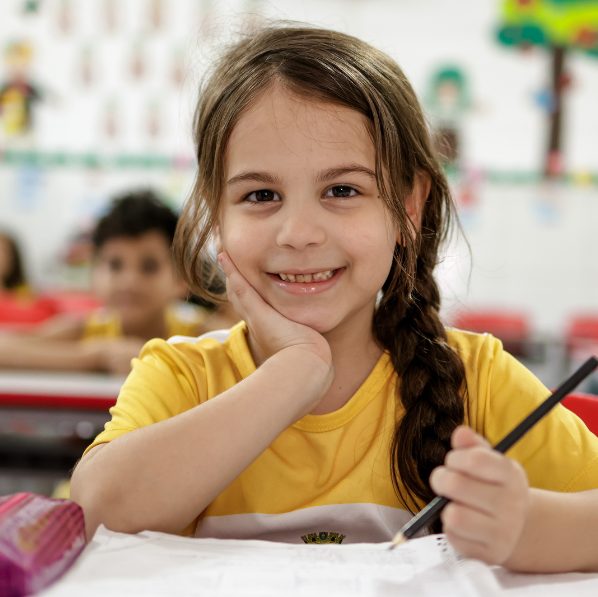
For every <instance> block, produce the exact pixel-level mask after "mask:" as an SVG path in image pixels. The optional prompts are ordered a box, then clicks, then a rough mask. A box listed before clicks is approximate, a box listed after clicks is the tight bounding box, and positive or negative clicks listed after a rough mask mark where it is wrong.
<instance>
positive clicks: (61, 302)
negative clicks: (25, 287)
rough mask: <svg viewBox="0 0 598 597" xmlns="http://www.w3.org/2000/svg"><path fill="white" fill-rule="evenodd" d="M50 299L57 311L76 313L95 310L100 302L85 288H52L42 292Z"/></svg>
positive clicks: (84, 313)
mask: <svg viewBox="0 0 598 597" xmlns="http://www.w3.org/2000/svg"><path fill="white" fill-rule="evenodd" d="M44 298H46V299H47V300H48V301H51V302H52V304H53V305H54V309H55V310H56V312H57V313H76V314H82V315H86V314H87V313H90V312H91V311H95V309H97V308H98V307H100V306H101V305H102V303H101V302H100V301H99V300H98V299H97V298H96V297H95V296H94V295H93V294H92V293H90V292H87V291H85V290H54V291H49V292H47V293H45V294H44Z"/></svg>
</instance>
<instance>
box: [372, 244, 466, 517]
mask: <svg viewBox="0 0 598 597" xmlns="http://www.w3.org/2000/svg"><path fill="white" fill-rule="evenodd" d="M430 254H431V252H430V251H426V250H423V249H422V251H421V252H420V253H419V255H418V258H417V264H416V273H415V276H414V283H413V290H412V291H411V296H410V297H409V298H406V297H407V296H408V295H409V293H407V292H403V293H401V292H397V291H396V290H395V291H394V292H384V291H385V290H387V289H386V288H385V289H383V292H384V297H383V299H382V301H381V303H380V306H379V308H378V310H377V313H376V317H375V321H374V329H375V332H376V334H377V337H378V339H379V341H380V342H381V344H382V345H383V346H384V347H385V348H386V349H387V350H388V351H389V352H390V356H391V359H392V362H393V365H394V368H395V370H396V371H397V374H398V375H399V380H400V383H399V384H398V387H397V392H398V393H399V395H400V401H401V403H402V405H403V408H404V413H403V416H402V417H401V420H400V422H399V423H398V425H397V429H396V431H395V435H394V437H393V441H392V445H391V474H392V481H393V485H394V487H395V490H396V492H397V495H399V497H400V498H401V499H402V501H403V503H404V504H405V506H406V507H407V508H408V509H409V510H411V511H414V510H415V509H417V502H416V498H419V499H420V500H422V501H424V502H427V501H429V500H430V499H432V498H433V497H434V493H433V492H432V490H431V489H430V485H429V483H428V478H429V476H430V473H431V472H432V470H433V469H434V468H435V467H436V466H438V465H439V464H442V462H443V461H444V457H445V455H446V452H447V451H448V450H449V448H450V436H451V433H452V431H453V430H454V429H455V427H457V425H459V424H460V423H462V422H463V419H464V414H465V406H464V404H465V401H464V400H463V395H462V391H463V386H464V378H465V373H464V368H463V364H462V361H461V359H460V358H459V356H458V354H457V353H456V352H455V351H454V350H453V349H452V348H451V347H450V346H449V345H448V343H447V336H446V332H445V329H444V326H443V325H442V323H441V321H440V318H439V316H438V309H439V306H440V293H439V291H438V286H437V284H436V282H435V280H434V277H433V275H432V271H433V267H434V263H431V262H430V261H431V259H430ZM434 255H435V252H434ZM397 257H398V260H397V263H396V264H395V269H397V267H399V268H400V260H401V250H400V249H398V250H397ZM389 281H390V282H389V284H392V279H391V277H389ZM399 479H400V480H401V482H399Z"/></svg>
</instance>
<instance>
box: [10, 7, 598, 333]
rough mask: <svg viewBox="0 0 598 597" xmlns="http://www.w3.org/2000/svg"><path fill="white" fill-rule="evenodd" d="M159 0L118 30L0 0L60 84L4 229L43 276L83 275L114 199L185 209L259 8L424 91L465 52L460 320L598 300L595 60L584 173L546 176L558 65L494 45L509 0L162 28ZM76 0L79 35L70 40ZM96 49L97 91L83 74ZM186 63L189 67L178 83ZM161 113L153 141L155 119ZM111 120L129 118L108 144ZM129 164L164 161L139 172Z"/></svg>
mask: <svg viewBox="0 0 598 597" xmlns="http://www.w3.org/2000/svg"><path fill="white" fill-rule="evenodd" d="M156 2H157V3H158V4H160V3H159V1H158V0H129V1H128V2H126V3H119V2H116V3H113V5H114V6H115V7H116V8H117V9H118V11H119V12H118V14H119V15H120V16H119V17H118V18H119V20H118V24H117V26H116V28H115V30H113V31H111V32H108V31H107V30H106V26H105V22H104V20H103V15H104V11H105V10H106V6H109V5H110V0H86V2H85V3H79V2H66V1H63V0H47V1H46V2H42V3H40V9H39V13H38V14H37V15H35V16H31V15H28V16H27V17H25V16H23V15H22V14H18V9H19V7H21V6H22V5H24V4H25V3H24V2H22V1H21V0H18V1H17V0H3V2H2V3H0V46H2V47H3V46H4V45H5V44H6V43H7V42H8V41H9V40H10V39H13V38H15V36H27V37H28V38H29V39H31V40H32V41H33V42H34V43H35V46H36V52H37V58H36V62H35V65H34V68H33V70H32V76H33V77H34V79H35V80H36V81H37V82H38V83H39V84H40V85H41V86H42V87H43V88H44V89H45V90H46V94H47V97H46V99H45V100H44V101H43V102H42V103H41V104H40V106H39V110H37V113H36V117H37V125H36V130H35V133H34V134H33V135H30V136H29V138H27V139H25V140H24V141H22V142H20V144H18V145H17V149H18V150H20V151H34V152H39V151H41V152H42V154H41V155H42V157H43V156H46V157H48V156H49V158H48V159H47V160H45V161H44V159H41V160H36V159H34V160H33V161H31V160H30V161H27V160H20V161H19V160H17V161H16V162H9V161H7V159H6V155H5V154H4V157H2V155H1V154H0V224H1V225H3V226H9V227H10V228H12V229H13V230H15V231H16V233H17V234H18V236H19V238H20V240H21V241H22V244H23V246H24V249H25V252H26V257H27V263H28V267H29V271H30V273H31V276H32V279H33V281H34V283H35V284H36V285H38V286H40V287H48V286H53V285H61V284H67V285H68V284H81V283H82V280H80V279H75V278H74V277H73V275H72V271H69V269H68V268H64V267H63V265H62V264H61V261H60V259H61V256H62V255H63V254H64V251H65V247H66V245H67V244H68V240H69V238H70V237H72V235H73V234H74V232H75V231H76V230H79V229H81V228H84V227H86V226H88V225H89V224H90V222H91V221H93V219H94V218H95V217H96V216H97V215H98V214H99V213H101V211H102V208H103V206H104V204H105V202H106V201H107V198H108V197H109V196H110V195H111V194H112V193H114V192H116V191H118V190H121V189H124V188H127V187H131V186H138V185H147V184H151V185H154V186H155V187H157V188H158V189H160V190H162V191H163V192H164V193H165V194H166V195H167V196H168V197H169V199H170V201H171V202H172V203H173V204H174V205H180V204H181V203H182V201H183V200H184V198H185V196H186V195H187V192H188V190H189V187H190V185H191V182H192V180H193V174H194V173H193V165H192V154H193V149H192V143H191V135H190V123H191V118H192V110H193V101H194V98H195V96H196V93H197V84H198V81H199V79H200V77H201V74H202V73H203V71H204V69H205V67H206V66H207V65H209V63H210V61H211V57H212V56H213V55H214V51H215V50H214V48H215V47H217V46H218V44H219V43H221V42H222V41H223V40H226V39H228V38H229V37H230V34H231V32H233V31H235V30H239V29H242V28H243V27H244V26H246V24H247V22H248V19H251V18H253V16H252V15H260V14H261V15H265V16H266V17H269V18H287V19H298V20H304V21H307V22H310V23H315V24H320V25H324V26H330V27H334V28H338V29H341V30H344V31H347V32H349V33H352V34H355V35H357V36H360V37H363V38H365V39H367V40H368V41H370V42H372V43H373V44H375V45H376V46H378V47H380V48H381V49H383V50H385V51H387V52H388V53H390V54H391V55H392V56H393V57H394V58H395V59H397V61H398V62H399V64H400V65H401V66H402V67H403V69H404V70H405V72H406V74H407V75H408V77H409V78H410V79H411V81H412V83H413V85H414V87H415V89H416V91H417V92H418V94H419V95H420V97H421V98H422V99H425V97H426V94H427V91H428V86H429V78H430V74H431V72H432V71H433V70H434V69H435V68H436V67H437V66H438V65H440V64H443V63H447V62H456V63H458V64H459V65H460V66H461V67H462V68H463V69H464V71H465V72H466V74H467V77H468V81H469V91H470V96H471V101H470V104H471V105H470V108H469V109H468V111H467V113H466V115H465V116H464V119H463V123H462V135H463V140H464V142H463V155H462V160H461V165H462V167H463V170H462V175H461V176H460V177H457V178H455V179H454V180H453V188H454V190H455V195H456V198H457V201H458V202H459V205H460V212H461V216H462V219H463V228H464V232H465V234H466V236H467V237H468V238H469V242H470V245H471V249H472V254H473V261H472V262H470V261H469V257H468V255H467V251H466V248H465V244H464V242H463V240H459V241H455V242H454V243H453V245H452V246H451V247H450V248H449V249H448V251H447V257H446V259H445V260H444V263H443V264H442V265H441V267H440V268H439V278H440V280H441V283H442V288H443V293H444V295H445V297H446V307H445V308H446V311H447V312H449V311H450V310H451V309H454V308H456V307H458V306H461V305H463V306H467V305H485V304H493V305H499V306H500V305H503V306H512V307H514V308H521V309H523V310H526V311H528V312H530V313H532V314H533V317H534V322H535V325H537V326H538V327H539V328H540V329H542V330H558V329H559V328H560V326H561V325H562V323H563V320H564V319H565V318H566V317H567V316H568V315H569V314H570V313H572V312H574V311H576V310H580V309H583V310H585V309H598V290H597V289H598V285H597V284H596V279H597V278H596V274H597V273H598V272H597V269H598V266H597V264H596V259H595V257H594V254H595V249H594V247H593V246H592V244H593V241H592V238H593V237H594V228H595V227H596V225H598V217H597V216H598V213H597V211H598V187H597V186H596V178H595V177H594V178H593V179H592V177H591V176H592V173H596V172H598V142H597V141H596V139H597V138H598V135H597V133H598V110H596V109H595V102H596V97H598V60H592V59H590V58H587V57H583V56H581V55H573V56H571V57H570V60H569V71H570V73H571V75H572V84H571V88H570V93H569V95H568V98H567V100H566V117H565V139H564V146H565V168H566V170H567V172H570V173H571V174H572V177H571V178H570V179H569V180H570V182H569V183H567V184H558V185H553V186H546V185H542V184H541V183H540V182H538V181H537V174H538V173H539V171H540V170H541V166H542V152H543V146H544V137H545V131H546V128H545V120H546V117H545V114H544V113H543V112H542V110H541V109H539V108H538V106H537V105H536V102H535V100H534V97H535V96H536V95H537V94H538V93H539V91H540V90H541V89H542V88H543V87H544V86H545V84H546V82H547V78H548V57H547V55H545V54H544V53H542V52H539V51H538V52H527V53H525V54H522V53H519V52H517V51H514V50H508V49H506V48H504V47H502V46H499V45H498V44H497V43H496V42H495V41H494V37H493V35H494V33H493V31H494V28H495V27H496V24H497V21H498V18H499V17H498V10H499V2H498V1H495V0H456V1H454V2H446V1H445V0H400V1H396V0H303V1H302V2H296V1H291V0H276V1H270V2H265V1H257V0H246V1H242V0H227V1H219V2H216V1H209V0H203V1H201V2H198V1H196V0H170V1H169V2H163V3H161V5H162V9H163V24H162V26H161V27H160V28H158V29H157V30H153V29H152V25H151V24H150V21H149V20H148V14H149V13H148V10H149V9H150V8H151V7H152V6H153V4H156ZM65 5H69V6H70V8H71V10H72V14H71V17H72V27H71V29H70V31H69V32H68V33H64V34H63V33H60V31H59V29H60V18H61V12H60V11H61V10H63V9H64V6H65ZM138 48H142V55H143V56H144V57H145V67H146V68H145V73H144V74H143V76H141V77H140V78H138V79H132V78H131V77H130V74H127V73H128V72H129V70H130V64H131V62H130V60H131V56H132V54H133V53H134V52H135V50H136V49H138ZM89 51H92V55H93V65H94V66H93V69H94V72H95V80H94V83H93V84H92V85H91V87H90V86H86V85H84V84H83V82H82V81H81V78H80V76H79V75H78V74H77V73H78V72H79V70H78V69H80V60H81V56H82V55H84V54H85V52H89ZM177 60H178V66H179V67H180V68H182V72H183V77H182V80H181V81H180V82H179V83H178V84H175V83H173V81H172V77H171V74H172V69H173V63H176V61H177ZM1 73H2V66H1V65H0V76H1ZM152 114H153V116H154V117H155V118H157V119H158V121H159V133H158V134H150V132H149V129H148V120H147V119H148V118H149V115H152ZM109 115H111V116H112V117H114V118H115V119H116V122H117V128H118V133H117V134H116V135H112V136H111V135H109V134H107V129H106V118H107V117H108V116H109ZM6 148H7V142H6V139H4V140H1V139H0V149H6ZM57 152H58V154H62V155H64V156H67V157H68V158H69V159H67V160H63V163H57V160H55V159H54V160H53V159H51V158H52V156H54V157H56V155H57ZM87 154H89V155H92V156H95V158H97V159H96V161H95V162H94V165H93V166H92V167H90V166H88V165H85V161H84V160H83V159H82V156H84V155H87ZM35 155H38V157H39V154H35ZM118 156H121V157H122V156H125V157H126V156H150V157H151V156H154V157H158V158H161V159H158V160H154V161H153V162H151V163H146V164H145V165H143V164H141V165H140V164H139V162H138V163H137V165H131V161H130V160H129V161H127V160H119V159H116V158H118ZM70 158H72V159H70ZM493 173H494V174H497V173H498V174H500V175H502V176H498V177H497V176H493V175H492V174H493ZM517 173H524V174H525V176H523V177H520V176H519V177H518V176H517ZM497 180H502V182H497ZM517 180H522V181H523V182H520V183H517ZM464 188H465V191H464ZM464 193H466V194H467V197H466V198H465V199H464ZM83 283H84V280H83Z"/></svg>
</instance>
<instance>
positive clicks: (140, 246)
mask: <svg viewBox="0 0 598 597" xmlns="http://www.w3.org/2000/svg"><path fill="white" fill-rule="evenodd" d="M93 288H94V292H95V293H96V294H97V296H98V297H99V298H100V299H101V300H102V301H103V302H104V303H105V305H106V306H107V307H109V308H111V309H113V310H115V311H116V312H117V313H118V315H119V317H120V320H121V323H122V325H123V327H129V328H130V327H133V328H135V329H139V327H143V326H144V325H148V326H151V325H155V324H156V318H161V317H163V314H164V310H165V308H166V307H167V306H168V305H169V304H170V303H171V302H172V301H173V300H175V299H177V298H181V297H182V296H183V295H184V293H185V285H184V283H183V282H182V281H181V280H180V279H179V278H178V276H177V275H176V273H175V269H174V265H173V263H172V257H171V252H170V246H169V244H168V241H167V239H166V237H165V236H164V235H163V234H161V233H160V232H158V231H149V232H146V233H145V234H142V235H140V236H133V237H127V236H121V237H115V238H111V239H109V240H107V241H106V242H105V243H104V244H103V245H102V246H101V247H100V249H99V250H98V252H97V255H96V261H95V266H94V272H93Z"/></svg>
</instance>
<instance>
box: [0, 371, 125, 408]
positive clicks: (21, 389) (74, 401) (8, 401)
mask: <svg viewBox="0 0 598 597" xmlns="http://www.w3.org/2000/svg"><path fill="white" fill-rule="evenodd" d="M123 381H124V377H121V376H112V375H103V374H96V373H56V372H48V371H6V370H5V371H0V406H8V405H10V406H39V407H43V408H74V409H85V410H87V409H92V410H107V409H108V408H110V406H112V405H113V404H114V402H115V401H116V397H117V395H118V392H119V390H120V386H121V385H122V383H123Z"/></svg>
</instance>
